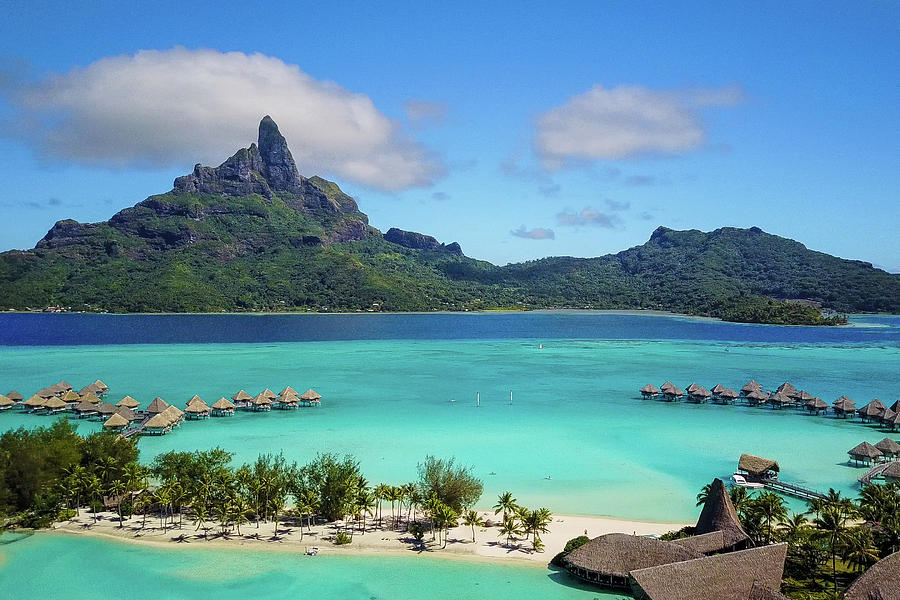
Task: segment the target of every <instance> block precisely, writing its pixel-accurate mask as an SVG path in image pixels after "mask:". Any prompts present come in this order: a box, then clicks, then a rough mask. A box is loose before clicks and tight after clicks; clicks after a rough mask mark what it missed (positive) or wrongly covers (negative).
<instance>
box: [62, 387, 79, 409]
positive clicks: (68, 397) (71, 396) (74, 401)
mask: <svg viewBox="0 0 900 600" xmlns="http://www.w3.org/2000/svg"><path fill="white" fill-rule="evenodd" d="M61 399H62V401H63V402H65V403H66V404H68V405H69V408H75V407H76V406H78V403H79V402H81V396H79V395H78V392H73V391H72V390H66V391H65V392H63V395H62V397H61Z"/></svg>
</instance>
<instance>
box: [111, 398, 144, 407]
mask: <svg viewBox="0 0 900 600" xmlns="http://www.w3.org/2000/svg"><path fill="white" fill-rule="evenodd" d="M140 405H141V403H140V402H138V401H137V400H135V399H134V398H132V397H131V396H125V397H124V398H122V399H121V400H119V401H118V402H116V406H124V407H125V408H130V409H131V410H134V409H136V408H137V407H138V406H140Z"/></svg>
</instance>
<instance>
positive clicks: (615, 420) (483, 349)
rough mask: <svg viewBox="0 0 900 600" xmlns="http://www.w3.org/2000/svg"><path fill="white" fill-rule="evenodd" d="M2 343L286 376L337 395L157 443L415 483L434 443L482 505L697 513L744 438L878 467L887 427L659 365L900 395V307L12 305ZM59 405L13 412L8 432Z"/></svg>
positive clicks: (767, 447) (10, 375)
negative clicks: (777, 312)
mask: <svg viewBox="0 0 900 600" xmlns="http://www.w3.org/2000/svg"><path fill="white" fill-rule="evenodd" d="M266 340H275V341H266ZM134 342H137V343H134ZM0 344H3V345H0V391H2V392H5V391H7V390H8V389H10V388H15V389H18V390H19V391H20V392H23V393H31V392H33V391H34V390H36V389H38V388H39V387H43V386H46V385H49V384H51V383H54V382H56V381H58V380H59V379H66V380H67V381H69V382H70V383H72V384H74V385H76V386H81V385H84V384H86V383H89V382H91V381H94V380H95V379H97V378H101V379H103V381H105V382H106V383H107V384H108V385H109V386H110V388H111V390H112V391H111V399H112V400H113V401H115V400H117V399H118V398H120V397H122V396H124V395H126V394H128V395H131V396H134V397H135V398H137V399H138V400H140V401H141V402H143V403H144V405H145V406H146V404H147V403H148V402H149V401H150V400H152V399H153V397H155V396H161V397H163V398H165V399H166V400H167V401H169V402H171V403H175V404H178V405H181V406H183V405H184V403H185V402H186V401H187V399H188V398H189V397H190V396H192V395H193V394H199V395H200V396H202V397H203V398H204V399H206V400H208V401H209V402H212V401H215V400H216V399H218V398H219V397H221V396H231V395H232V394H233V393H235V392H236V391H237V390H238V389H241V388H244V389H246V390H247V391H249V392H250V393H252V394H255V393H258V392H259V391H261V390H262V389H263V388H266V387H269V388H272V389H274V390H275V391H276V392H277V391H279V390H280V389H281V388H282V387H284V386H285V385H291V386H292V387H294V388H296V389H298V390H299V391H303V390H305V389H306V388H308V387H312V388H314V389H316V390H317V391H319V392H320V393H321V394H322V395H323V396H324V401H323V405H322V406H321V407H319V408H302V409H300V410H298V411H291V412H287V411H286V412H282V411H272V412H270V413H265V414H244V413H242V414H238V415H236V416H235V417H233V418H222V419H209V420H206V421H201V422H188V423H186V424H184V425H183V426H182V427H180V428H178V429H177V430H176V431H174V432H173V433H171V434H170V435H166V436H164V437H158V438H144V439H142V440H141V441H140V444H139V445H140V449H141V454H142V459H143V460H145V461H149V460H151V459H152V457H153V456H155V455H157V454H159V453H161V452H166V451H169V450H193V449H201V448H212V447H215V446H221V447H223V448H225V449H227V450H229V451H231V452H233V453H234V454H235V461H236V462H244V461H251V460H253V459H255V458H256V456H257V455H258V454H260V453H266V452H283V453H284V454H285V455H286V456H287V457H289V458H290V459H291V460H296V461H298V462H303V461H306V460H309V459H310V458H312V457H313V456H315V454H316V453H318V452H325V451H328V452H338V453H345V452H346V453H352V454H354V455H355V456H356V457H358V459H359V460H360V461H361V463H362V467H363V470H364V472H365V474H366V475H367V477H368V479H369V481H371V482H379V481H386V482H392V483H402V482H405V481H410V480H413V479H415V475H416V464H417V462H418V461H420V460H421V459H422V458H423V457H425V456H426V455H428V454H433V455H436V456H443V457H449V456H455V457H456V459H457V460H459V461H461V462H463V463H466V464H470V465H472V466H473V467H474V469H475V471H476V472H477V474H478V475H479V476H481V477H482V478H483V480H484V482H485V494H484V496H483V499H482V502H481V504H482V506H483V507H489V506H490V505H492V504H493V498H495V497H496V495H497V494H499V493H500V492H503V491H505V490H507V489H508V490H511V491H513V493H514V494H515V495H516V496H517V498H518V499H519V501H520V502H522V503H524V504H526V505H529V506H547V507H549V508H550V509H551V510H553V511H554V512H556V513H570V514H588V515H608V516H614V517H619V518H630V519H636V520H653V521H690V520H693V519H694V518H696V509H695V508H694V496H695V495H696V493H697V491H698V489H699V488H700V487H701V486H702V485H703V484H704V483H707V482H709V481H710V480H711V479H712V478H713V477H715V476H718V477H723V478H727V477H728V476H730V474H731V473H732V472H733V470H734V468H735V466H736V462H737V459H738V457H739V455H740V454H741V453H742V452H751V453H754V454H760V455H763V456H769V457H772V458H775V459H777V460H778V461H779V462H780V463H781V466H782V479H784V480H786V481H792V482H797V483H800V484H804V485H807V486H810V487H813V488H817V489H821V490H825V489H827V488H829V487H834V488H837V489H840V490H842V491H844V492H846V493H850V494H855V492H856V485H855V481H856V478H857V477H858V476H860V475H861V474H862V471H861V470H860V469H856V468H852V467H849V466H848V465H847V464H846V459H847V455H846V451H847V450H848V449H849V448H851V447H853V446H855V445H856V444H858V443H859V442H860V441H863V440H868V441H870V442H876V441H878V440H879V439H881V438H883V437H884V435H885V434H884V433H883V432H882V431H880V430H878V429H876V428H874V427H871V426H865V425H861V424H859V423H856V422H852V423H851V422H847V421H842V420H838V419H834V418H830V417H827V418H826V417H814V416H808V415H806V414H803V413H798V412H796V411H795V410H783V411H773V410H769V409H751V408H746V407H735V406H715V405H691V404H685V403H675V404H667V403H661V402H656V401H642V400H640V399H639V398H638V397H637V393H636V391H637V390H638V389H639V388H640V387H641V386H643V385H644V384H645V383H648V382H653V383H655V384H656V385H660V384H661V383H663V381H665V380H667V379H671V380H672V381H674V382H675V383H676V384H677V385H679V386H681V387H685V386H687V385H688V384H689V383H691V382H692V381H697V382H699V383H700V384H701V385H704V386H706V387H707V388H710V387H712V386H713V385H715V384H717V383H720V382H721V383H723V384H725V385H727V386H729V387H734V388H736V389H737V388H739V387H740V386H741V385H743V384H744V383H745V382H746V381H747V380H748V379H750V378H754V379H756V380H757V381H759V382H761V383H762V384H763V385H764V386H765V387H766V388H767V389H771V388H774V387H776V386H777V385H778V384H780V383H782V382H783V381H785V380H790V381H791V382H792V383H793V384H794V385H796V386H797V387H798V388H800V389H806V390H808V391H810V392H811V393H813V394H815V395H818V396H821V397H822V398H823V399H824V400H826V401H827V402H829V403H830V402H832V401H833V400H834V399H836V398H837V397H838V396H840V395H842V394H846V395H848V396H850V397H851V398H853V399H854V400H855V401H856V402H857V404H858V405H862V404H863V403H865V402H868V401H869V400H871V399H872V398H874V397H878V398H880V399H881V400H883V401H885V402H886V403H888V404H890V403H892V402H893V401H894V400H897V399H898V398H900V393H898V390H897V384H898V380H897V372H898V366H900V318H897V317H874V316H873V317H858V318H855V319H854V325H853V326H851V327H845V328H828V329H816V328H796V327H769V326H751V325H737V324H727V323H717V322H709V321H703V320H692V319H686V318H676V317H659V316H631V315H610V314H595V313H562V314H561V313H548V314H534V313H529V314H512V315H492V314H483V315H290V316H283V315H280V316H246V315H243V316H238V315H204V316H127V317H125V316H112V315H110V316H100V315H0ZM510 391H512V392H513V398H512V404H510ZM476 394H478V395H479V396H480V401H481V402H480V406H476ZM49 419H50V417H41V416H36V415H29V414H21V413H10V412H7V413H6V414H0V431H3V430H8V429H11V428H15V427H19V426H25V427H33V426H37V425H39V424H46V423H48V422H49ZM76 422H77V423H78V426H79V430H81V431H90V430H93V429H97V428H99V423H95V422H89V421H76ZM548 475H550V476H551V477H552V478H551V479H546V477H547V476H548ZM794 506H795V507H797V508H799V507H800V506H801V505H800V503H794ZM60 543H62V542H60Z"/></svg>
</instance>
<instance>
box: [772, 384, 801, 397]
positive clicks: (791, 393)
mask: <svg viewBox="0 0 900 600" xmlns="http://www.w3.org/2000/svg"><path fill="white" fill-rule="evenodd" d="M775 391H776V392H781V393H782V394H784V395H785V396H787V397H788V398H791V399H794V398H798V397H799V396H800V392H799V391H797V388H795V387H794V386H792V385H791V384H790V382H788V381H785V382H784V383H782V384H781V385H779V386H778V388H777V389H776V390H775Z"/></svg>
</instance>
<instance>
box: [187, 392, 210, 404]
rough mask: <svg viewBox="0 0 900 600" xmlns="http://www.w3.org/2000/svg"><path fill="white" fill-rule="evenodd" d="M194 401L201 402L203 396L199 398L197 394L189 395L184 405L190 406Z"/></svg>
mask: <svg viewBox="0 0 900 600" xmlns="http://www.w3.org/2000/svg"><path fill="white" fill-rule="evenodd" d="M195 402H203V398H201V397H200V396H198V395H197V394H194V395H193V396H191V399H190V400H188V401H187V404H186V406H190V405H191V404H194V403H195ZM203 404H206V402H203Z"/></svg>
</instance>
